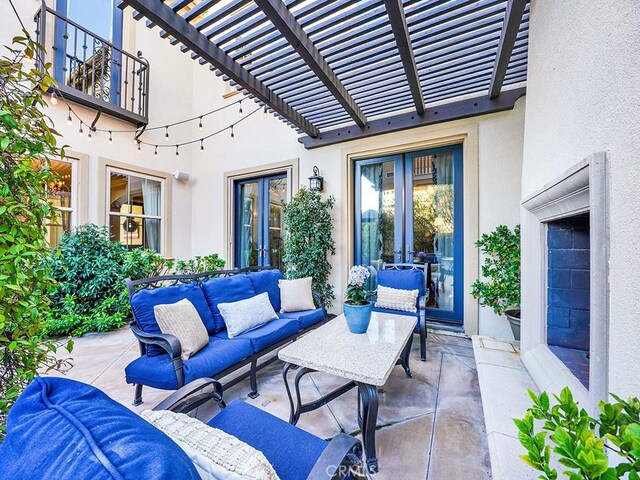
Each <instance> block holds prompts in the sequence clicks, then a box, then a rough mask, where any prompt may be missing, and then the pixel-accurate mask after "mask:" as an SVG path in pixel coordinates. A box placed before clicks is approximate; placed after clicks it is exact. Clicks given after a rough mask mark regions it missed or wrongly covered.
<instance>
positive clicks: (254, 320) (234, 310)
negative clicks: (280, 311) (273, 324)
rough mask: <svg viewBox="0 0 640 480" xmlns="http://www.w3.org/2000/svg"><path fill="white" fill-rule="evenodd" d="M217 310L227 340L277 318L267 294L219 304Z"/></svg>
mask: <svg viewBox="0 0 640 480" xmlns="http://www.w3.org/2000/svg"><path fill="white" fill-rule="evenodd" d="M218 310H220V315H222V318H223V320H224V323H225V325H226V326H227V335H228V336H229V338H233V337H236V336H238V335H240V334H241V333H244V332H248V331H249V330H253V329H254V328H258V327H261V326H262V325H264V324H265V323H267V322H270V321H271V320H275V319H276V318H278V315H276V312H275V310H274V309H273V306H272V305H271V302H270V301H269V294H268V293H267V292H265V293H261V294H260V295H256V296H255V297H251V298H247V299H246V300H240V301H238V302H231V303H219V304H218Z"/></svg>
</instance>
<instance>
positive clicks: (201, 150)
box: [200, 138, 204, 153]
mask: <svg viewBox="0 0 640 480" xmlns="http://www.w3.org/2000/svg"><path fill="white" fill-rule="evenodd" d="M200 153H204V138H201V139H200Z"/></svg>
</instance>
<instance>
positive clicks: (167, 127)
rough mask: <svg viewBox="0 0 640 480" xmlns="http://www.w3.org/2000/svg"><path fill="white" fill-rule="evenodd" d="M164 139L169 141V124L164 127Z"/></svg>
mask: <svg viewBox="0 0 640 480" xmlns="http://www.w3.org/2000/svg"><path fill="white" fill-rule="evenodd" d="M164 141H165V142H168V141H169V125H167V126H166V127H164Z"/></svg>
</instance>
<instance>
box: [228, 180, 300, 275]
mask: <svg viewBox="0 0 640 480" xmlns="http://www.w3.org/2000/svg"><path fill="white" fill-rule="evenodd" d="M287 188H288V187H287V176H286V175H284V174H283V175H272V176H268V177H261V178H255V179H250V180H243V181H239V182H236V185H235V190H236V191H235V202H234V203H235V206H234V209H235V214H234V215H235V242H234V246H235V252H234V262H235V263H234V265H235V266H236V267H237V268H246V267H262V266H272V267H275V268H279V269H280V270H283V269H284V264H283V262H282V257H283V255H284V238H283V231H284V218H283V214H282V206H283V203H284V202H285V201H286V199H287Z"/></svg>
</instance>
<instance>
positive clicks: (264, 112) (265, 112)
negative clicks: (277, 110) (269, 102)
mask: <svg viewBox="0 0 640 480" xmlns="http://www.w3.org/2000/svg"><path fill="white" fill-rule="evenodd" d="M262 116H263V117H264V118H267V117H268V116H269V112H268V111H267V106H266V105H265V106H264V110H263V111H262Z"/></svg>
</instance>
